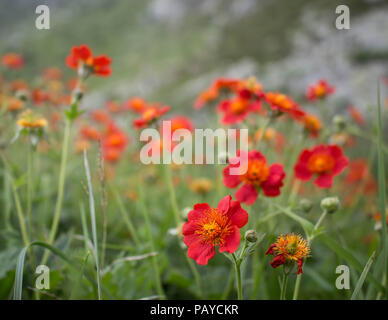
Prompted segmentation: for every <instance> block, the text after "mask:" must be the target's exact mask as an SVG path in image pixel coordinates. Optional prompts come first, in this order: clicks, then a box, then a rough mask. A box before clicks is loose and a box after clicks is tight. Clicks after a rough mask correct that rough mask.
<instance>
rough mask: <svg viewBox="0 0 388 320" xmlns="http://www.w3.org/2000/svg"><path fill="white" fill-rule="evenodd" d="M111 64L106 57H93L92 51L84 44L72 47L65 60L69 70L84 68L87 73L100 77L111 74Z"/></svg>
mask: <svg viewBox="0 0 388 320" xmlns="http://www.w3.org/2000/svg"><path fill="white" fill-rule="evenodd" d="M111 62H112V60H111V59H110V58H109V57H107V56H106V55H101V56H97V57H93V55H92V50H91V49H90V48H89V47H88V46H86V45H84V44H83V45H80V46H79V47H73V48H72V49H71V53H70V55H69V56H68V57H67V58H66V64H67V66H68V67H69V68H72V69H79V68H80V67H86V68H87V70H88V71H90V72H92V73H94V74H96V75H98V76H101V77H106V76H109V75H110V74H111V72H112V71H111V68H110V64H111Z"/></svg>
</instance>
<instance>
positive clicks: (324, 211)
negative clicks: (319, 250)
mask: <svg viewBox="0 0 388 320" xmlns="http://www.w3.org/2000/svg"><path fill="white" fill-rule="evenodd" d="M326 215H327V211H326V210H323V212H322V214H321V216H320V217H319V219H318V221H317V223H316V224H315V226H314V230H317V229H318V228H319V226H320V225H321V223H322V221H323V220H324V219H325V217H326ZM311 240H312V239H311ZM308 242H311V241H308Z"/></svg>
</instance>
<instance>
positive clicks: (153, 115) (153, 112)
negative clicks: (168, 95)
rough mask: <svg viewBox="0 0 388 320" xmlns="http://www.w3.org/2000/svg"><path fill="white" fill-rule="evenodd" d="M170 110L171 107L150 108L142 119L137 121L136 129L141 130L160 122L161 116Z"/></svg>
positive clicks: (135, 123) (135, 122)
mask: <svg viewBox="0 0 388 320" xmlns="http://www.w3.org/2000/svg"><path fill="white" fill-rule="evenodd" d="M169 110H170V107H169V106H163V107H158V106H149V107H147V108H146V109H145V110H144V111H143V112H142V114H141V118H139V119H135V120H134V121H133V125H134V126H135V128H136V129H141V128H144V127H146V126H147V125H150V124H151V123H153V122H155V121H156V120H158V119H159V118H160V117H161V116H163V115H164V114H165V113H167V112H168V111H169Z"/></svg>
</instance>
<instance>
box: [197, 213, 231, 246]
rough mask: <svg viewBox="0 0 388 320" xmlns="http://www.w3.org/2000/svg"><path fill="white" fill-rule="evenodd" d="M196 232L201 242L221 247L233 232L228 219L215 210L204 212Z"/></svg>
mask: <svg viewBox="0 0 388 320" xmlns="http://www.w3.org/2000/svg"><path fill="white" fill-rule="evenodd" d="M198 226H199V228H198V230H197V231H196V232H195V233H196V234H198V235H200V237H201V238H202V241H203V242H205V243H207V244H211V245H214V246H216V245H223V244H224V242H225V238H226V237H227V236H228V235H230V234H231V233H232V231H233V228H232V225H231V222H230V219H229V217H228V216H226V215H224V214H223V213H222V212H220V211H219V210H218V209H216V208H211V209H209V210H207V211H206V212H205V216H204V217H203V218H202V219H201V220H200V221H199V222H198Z"/></svg>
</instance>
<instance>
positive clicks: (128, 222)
mask: <svg viewBox="0 0 388 320" xmlns="http://www.w3.org/2000/svg"><path fill="white" fill-rule="evenodd" d="M111 189H112V191H113V194H114V196H115V198H116V202H117V205H118V207H119V211H120V213H121V216H122V217H123V219H124V222H125V224H126V225H127V227H128V230H129V232H130V233H131V236H132V238H133V241H134V242H135V244H136V245H137V246H139V245H140V241H139V237H138V235H137V232H136V229H135V227H134V226H133V223H132V220H131V218H130V215H129V214H128V212H127V210H126V209H125V206H124V204H123V201H122V200H121V198H120V195H119V193H118V191H117V189H116V188H115V187H114V186H113V185H111Z"/></svg>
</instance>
